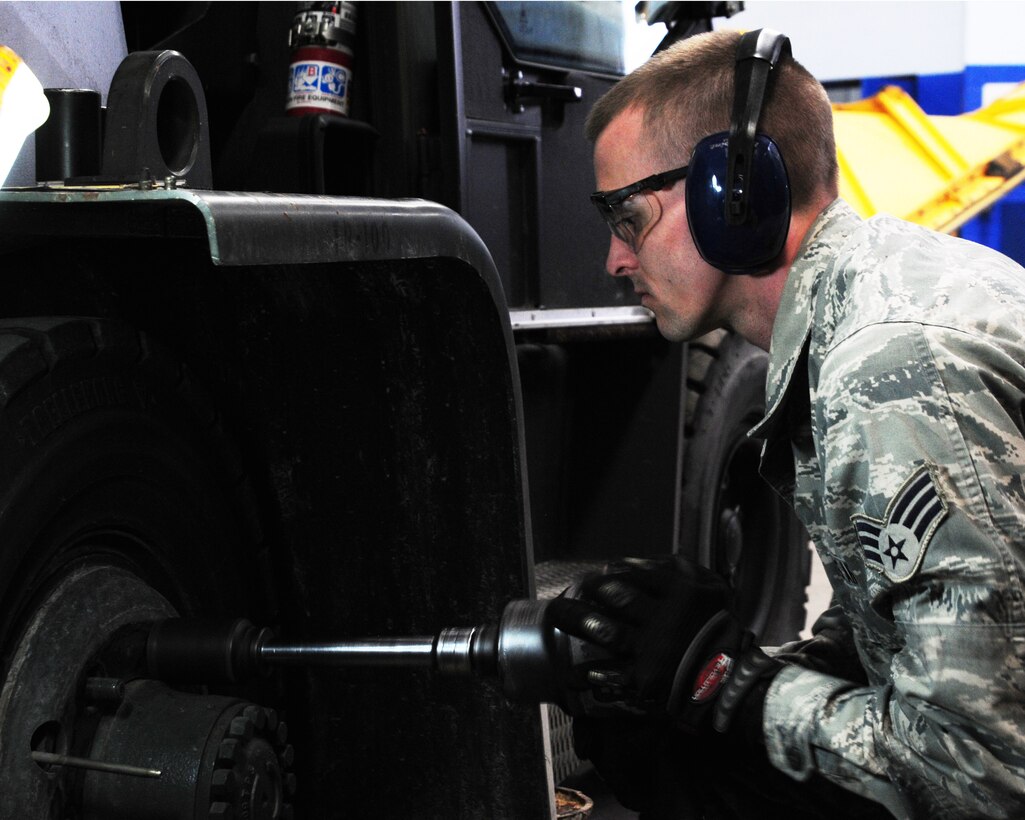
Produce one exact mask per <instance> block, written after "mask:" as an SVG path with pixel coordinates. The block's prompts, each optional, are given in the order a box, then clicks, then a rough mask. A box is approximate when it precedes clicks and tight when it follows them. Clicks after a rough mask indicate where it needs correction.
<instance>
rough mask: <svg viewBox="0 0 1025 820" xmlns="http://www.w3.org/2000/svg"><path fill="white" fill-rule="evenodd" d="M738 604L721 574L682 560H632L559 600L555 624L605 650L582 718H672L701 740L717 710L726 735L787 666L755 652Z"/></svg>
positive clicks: (591, 673) (592, 668)
mask: <svg viewBox="0 0 1025 820" xmlns="http://www.w3.org/2000/svg"><path fill="white" fill-rule="evenodd" d="M730 597H731V592H730V589H729V586H728V585H727V583H726V582H725V580H724V579H723V578H721V577H720V576H719V575H717V574H716V573H714V572H712V571H711V570H709V569H707V568H705V567H702V566H700V565H698V564H696V563H694V562H693V561H689V560H686V559H683V558H679V557H675V556H674V557H668V558H659V559H625V560H623V561H621V562H617V563H616V564H613V565H611V566H610V567H608V568H607V569H606V571H605V572H602V573H596V574H594V575H591V576H588V577H587V578H585V579H584V580H583V581H582V582H581V583H580V584H579V585H578V586H577V587H575V588H572V589H571V590H569V591H568V593H567V594H565V595H564V596H562V598H560V599H558V600H556V601H553V602H552V606H551V608H550V612H549V618H550V623H551V625H552V626H554V627H556V628H558V629H560V630H561V631H563V632H565V633H567V634H569V635H572V636H575V637H576V638H578V639H580V640H583V641H585V642H588V643H590V644H593V645H594V646H597V647H599V648H600V649H602V650H604V652H603V653H600V654H599V657H597V658H596V659H594V660H593V661H591V663H590V665H589V668H588V669H587V670H586V674H587V677H588V680H589V682H590V683H591V685H592V686H593V687H594V690H595V691H597V692H599V693H600V696H599V697H598V698H597V699H596V703H595V705H594V706H592V707H590V708H587V709H585V710H584V711H586V712H587V713H589V714H603V713H605V714H608V713H615V712H617V711H618V712H620V713H622V712H629V713H634V714H642V715H647V716H652V717H661V718H666V717H668V718H671V719H672V721H673V722H674V723H675V724H676V725H677V727H679V728H681V729H683V730H685V731H688V732H690V733H694V734H696V733H698V732H700V731H702V730H704V729H705V728H706V727H707V726H708V725H709V723H710V722H711V717H712V711H713V709H715V710H717V711H718V712H719V713H720V714H719V715H717V717H716V727H715V728H716V729H717V730H718V731H720V732H725V731H727V730H728V729H729V727H730V724H731V723H732V722H733V718H734V716H735V715H736V714H737V713H738V712H739V710H740V705H741V704H742V703H743V702H744V701H745V700H746V697H747V695H748V694H749V693H751V692H753V691H754V690H755V689H756V688H757V687H756V684H758V683H759V682H764V681H765V680H766V679H767V678H769V677H771V674H773V673H774V672H775V671H777V669H778V666H779V664H777V663H776V662H774V661H771V659H768V658H767V657H766V656H765V655H764V653H762V652H761V651H760V650H758V649H757V648H756V647H753V646H752V636H751V634H750V633H748V632H745V630H744V629H743V628H742V627H741V626H740V624H739V622H738V621H737V619H736V618H735V617H734V616H733V614H732V612H731V609H730ZM764 688H767V684H766V685H765V687H764ZM727 693H728V697H726V696H725V695H727ZM761 696H762V698H764V689H763V690H762V692H761ZM602 706H604V708H601V707H602ZM755 717H757V718H758V720H759V723H758V730H759V732H760V710H759V711H758V712H757V714H756V715H755Z"/></svg>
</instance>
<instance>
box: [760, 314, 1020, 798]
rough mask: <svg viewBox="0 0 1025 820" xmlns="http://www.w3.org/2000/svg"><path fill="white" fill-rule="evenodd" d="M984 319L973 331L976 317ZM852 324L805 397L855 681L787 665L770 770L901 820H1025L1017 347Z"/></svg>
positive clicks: (773, 698)
mask: <svg viewBox="0 0 1025 820" xmlns="http://www.w3.org/2000/svg"><path fill="white" fill-rule="evenodd" d="M989 318H990V317H986V320H988V319H989ZM1017 344H1018V343H1017V342H1016V341H1014V340H1013V339H1012V338H1008V337H1004V338H1002V339H1001V338H997V339H995V340H992V339H990V338H989V337H987V336H985V335H983V334H981V333H977V334H968V333H964V332H961V331H956V330H951V329H948V328H944V327H934V326H925V325H920V324H916V323H890V324H880V325H873V326H869V327H867V328H863V329H861V330H860V331H858V332H857V333H855V334H853V335H852V336H850V337H849V338H847V339H846V340H845V341H844V342H842V343H841V344H840V345H838V347H837V348H835V349H834V350H833V351H831V352H830V353H829V355H828V356H827V357H826V358H825V360H824V362H823V364H822V368H821V372H820V373H818V374H813V379H814V377H815V376H817V377H818V378H817V387H816V386H813V391H815V392H813V399H814V401H813V407H814V409H813V424H814V425H815V427H816V435H817V436H818V443H817V447H818V450H817V451H818V454H819V461H820V475H821V479H820V481H821V485H822V486H821V487H819V488H818V490H817V494H818V495H819V497H820V498H821V499H822V500H821V504H820V506H821V509H820V511H819V515H821V517H822V522H823V523H824V525H825V527H824V531H825V532H827V533H829V543H828V544H825V545H821V546H822V547H823V548H824V549H826V550H828V551H829V552H830V553H831V554H832V555H833V556H834V557H835V558H836V559H838V561H839V562H841V563H842V564H843V566H844V567H845V568H846V570H847V578H846V581H845V582H843V583H841V584H839V585H838V587H839V588H838V590H837V592H838V595H839V596H840V597H841V598H842V599H843V603H844V606H845V609H847V611H848V613H849V615H850V616H851V622H852V626H853V627H854V630H855V635H856V639H857V643H858V648H859V651H860V654H861V658H862V661H863V663H864V665H865V668H866V670H867V672H868V679H869V683H868V685H865V684H858V683H855V682H853V681H850V680H846V679H844V678H842V677H837V676H833V675H830V674H826V673H824V672H821V671H815V670H810V669H806V668H800V667H798V666H789V667H787V668H785V669H784V670H783V672H781V673H780V674H779V676H778V677H777V678H776V679H775V680H774V681H773V684H772V686H771V687H770V689H769V692H768V695H767V698H766V705H765V719H764V724H763V726H764V729H765V739H766V745H767V748H768V751H769V756H770V759H771V760H772V761H773V763H774V764H775V765H776V766H777V767H778V768H780V769H782V770H783V771H785V772H787V773H789V774H790V775H791V776H793V777H795V778H796V779H798V780H802V779H806V778H808V777H810V776H811V774H812V773H813V772H819V773H821V774H822V775H824V776H825V777H826V778H828V779H830V780H832V781H834V782H836V783H838V784H840V785H842V786H844V787H846V788H847V789H849V790H851V791H854V792H857V793H860V794H863V795H865V796H867V797H870V798H872V799H874V800H876V801H878V802H881V803H883V804H885V805H886V806H887V807H888V808H890V810H891V811H892V812H893V813H894V814H895V815H896V816H900V817H904V816H916V817H929V818H942V817H966V816H971V817H982V816H985V817H1025V669H1023V660H1025V583H1023V577H1025V572H1023V566H1025V488H1023V486H1022V474H1023V473H1025V438H1023V429H1022V428H1023V425H1025V422H1023V418H1022V414H1023V409H1025V371H1023V363H1025V351H1022V350H1021V349H1020V347H1017V346H1016V345H1017Z"/></svg>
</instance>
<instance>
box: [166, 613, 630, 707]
mask: <svg viewBox="0 0 1025 820" xmlns="http://www.w3.org/2000/svg"><path fill="white" fill-rule="evenodd" d="M551 603H552V602H551V601H537V600H514V601H511V602H510V603H509V604H508V605H506V607H505V609H504V611H503V612H502V617H501V619H500V621H499V622H498V623H497V624H488V625H485V626H476V627H453V628H447V629H442V630H441V631H440V632H438V633H437V634H436V635H426V636H414V637H385V638H365V639H358V640H348V639H347V640H342V641H335V642H324V643H295V642H289V641H283V640H280V639H278V638H277V637H276V636H275V635H274V633H273V632H271V631H270V630H269V629H261V628H258V627H255V626H253V625H252V624H250V623H249V622H248V621H245V620H238V621H235V622H233V623H229V624H220V625H216V624H214V625H212V624H210V623H206V622H201V621H192V620H188V619H170V620H166V621H160V622H158V623H156V624H154V626H153V628H152V629H151V630H150V633H149V638H148V641H147V646H146V657H147V667H148V671H149V673H150V675H152V676H153V677H155V678H158V679H160V680H164V681H167V682H170V683H198V682H214V681H226V682H235V681H240V680H243V679H245V678H247V677H250V676H252V675H256V674H260V673H262V672H264V671H266V670H267V669H269V668H270V667H273V666H281V665H290V666H306V667H321V668H324V667H336V668H340V667H375V666H376V667H427V668H430V669H433V670H434V671H435V672H436V673H438V674H441V675H450V676H459V677H468V676H472V675H480V676H485V677H497V678H498V679H499V680H500V682H501V686H502V690H503V692H504V693H505V695H506V697H507V698H509V699H510V700H512V701H515V702H520V703H554V704H557V705H559V706H561V707H562V708H564V709H565V710H566V711H568V712H570V713H571V714H579V713H581V712H583V711H595V709H600V708H601V705H600V702H601V701H604V700H606V698H607V699H609V700H614V697H609V696H608V694H606V695H605V696H604V697H603V694H602V691H601V687H600V686H598V685H596V681H595V680H594V679H593V676H590V675H589V674H588V673H589V670H590V669H592V668H593V667H594V665H595V664H596V663H600V662H601V661H603V660H605V661H607V660H608V658H609V655H608V653H606V652H605V651H604V650H602V649H600V648H598V647H596V646H594V645H593V644H590V643H587V642H585V641H582V640H579V639H577V638H574V637H572V636H570V635H568V634H566V633H564V632H562V631H561V630H559V629H556V628H555V627H553V626H551V625H550V624H549V623H548V620H549V619H548V618H547V617H546V615H547V613H548V608H549V606H550V604H551ZM596 697H597V698H598V699H599V702H595V698H596ZM608 705H611V704H608Z"/></svg>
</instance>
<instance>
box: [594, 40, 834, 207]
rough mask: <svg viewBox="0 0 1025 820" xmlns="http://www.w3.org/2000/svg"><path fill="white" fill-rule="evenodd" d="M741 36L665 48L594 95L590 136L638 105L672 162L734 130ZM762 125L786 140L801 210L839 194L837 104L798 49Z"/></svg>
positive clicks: (785, 65)
mask: <svg viewBox="0 0 1025 820" xmlns="http://www.w3.org/2000/svg"><path fill="white" fill-rule="evenodd" d="M740 37H741V33H740V32H738V31H731V30H722V31H713V32H709V33H707V34H699V35H696V36H694V37H688V38H687V39H685V40H682V41H680V42H678V43H675V44H674V45H672V46H670V47H669V48H667V49H666V50H665V51H661V52H659V53H658V54H656V55H655V56H653V57H652V58H651V59H650V60H648V61H647V62H646V63H644V64H643V65H642V66H640V67H639V68H637V69H636V70H635V71H633V72H631V73H630V74H628V75H627V76H626V77H624V78H623V79H622V80H620V81H619V82H618V83H616V85H614V86H613V87H612V88H611V89H610V90H609V91H608V92H607V93H606V94H605V95H604V96H602V98H601V99H599V100H598V102H597V103H595V105H594V107H593V108H592V109H591V112H590V114H589V115H588V117H587V125H586V135H587V138H588V139H589V140H591V141H592V142H594V141H595V140H597V139H598V137H599V136H600V135H601V133H602V132H603V131H604V130H605V129H606V128H607V127H608V125H609V123H611V122H612V120H613V119H615V118H616V117H617V116H618V115H619V114H621V113H623V112H624V111H626V110H627V109H628V108H633V107H638V108H640V109H641V110H642V111H643V112H644V124H645V127H646V128H647V129H648V130H649V132H650V136H651V146H650V150H651V152H652V155H653V156H655V157H657V158H658V159H659V160H660V161H662V162H664V163H665V166H666V168H667V169H668V168H671V167H676V166H678V165H682V164H684V163H685V162H687V161H688V159H689V157H690V155H691V152H692V151H693V150H694V146H695V145H696V144H697V142H698V141H699V140H700V139H702V138H703V137H706V136H708V135H709V134H714V133H717V132H719V131H728V130H729V127H730V117H731V114H732V110H733V82H734V73H735V70H736V54H737V45H738V44H739V42H740ZM758 131H759V132H761V133H764V134H767V135H768V136H770V137H771V138H772V139H773V140H774V141H775V142H776V144H777V145H778V146H779V150H780V153H781V154H782V155H783V161H784V162H785V163H786V166H787V172H788V174H789V176H790V194H791V198H792V202H793V207H794V209H795V210H797V209H800V208H803V207H805V206H808V205H810V204H812V203H813V202H815V201H816V200H817V199H819V198H820V197H821V195H822V194H823V193H826V194H829V195H830V196H836V191H837V173H838V171H837V160H836V143H835V140H834V137H833V109H832V106H831V105H830V103H829V98H828V97H827V96H826V91H825V89H824V88H823V87H822V84H821V83H819V81H818V80H816V79H815V78H814V77H813V76H812V75H811V74H810V73H809V72H808V70H807V69H806V68H804V66H802V65H801V64H800V63H798V62H797V61H796V60H794V59H793V58H792V57H787V58H784V59H783V60H781V61H780V63H779V64H778V65H777V66H776V68H774V69H773V76H772V78H771V80H770V82H769V88H768V91H767V93H766V97H765V103H764V105H763V107H762V114H761V117H760V119H759V123H758Z"/></svg>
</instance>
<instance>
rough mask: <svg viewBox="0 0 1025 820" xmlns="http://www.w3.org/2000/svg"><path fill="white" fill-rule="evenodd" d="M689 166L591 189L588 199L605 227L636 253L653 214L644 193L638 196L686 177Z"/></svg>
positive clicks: (658, 189) (660, 188)
mask: <svg viewBox="0 0 1025 820" xmlns="http://www.w3.org/2000/svg"><path fill="white" fill-rule="evenodd" d="M689 167H690V166H689V165H684V166H682V167H681V168H674V169H673V170H672V171H664V172H663V173H661V174H652V175H651V176H650V177H645V178H644V179H640V180H638V181H637V182H633V183H631V184H629V185H625V186H623V187H622V188H616V189H615V190H614V191H595V192H594V193H593V194H591V202H593V203H594V206H595V207H596V208H597V209H598V213H600V214H601V218H602V219H604V220H605V224H606V225H608V226H609V230H611V231H612V233H613V235H614V236H616V237H617V238H618V239H621V240H622V241H623V242H625V243H626V244H627V245H629V246H630V249H631V250H632V251H633V252H634V253H637V249H638V248H639V247H640V241H641V238H642V237H643V236H644V231H645V228H646V227H648V225H649V224H650V223H651V221H652V219H653V217H654V215H655V213H654V209H653V208H652V204H651V201H650V200H649V198H648V197H646V196H643V195H642V196H638V194H643V193H644V192H645V191H661V190H662V189H663V188H665V187H666V186H667V185H669V184H670V183H671V182H675V181H676V180H678V179H683V178H684V177H686V176H687V169H688V168H689Z"/></svg>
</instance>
